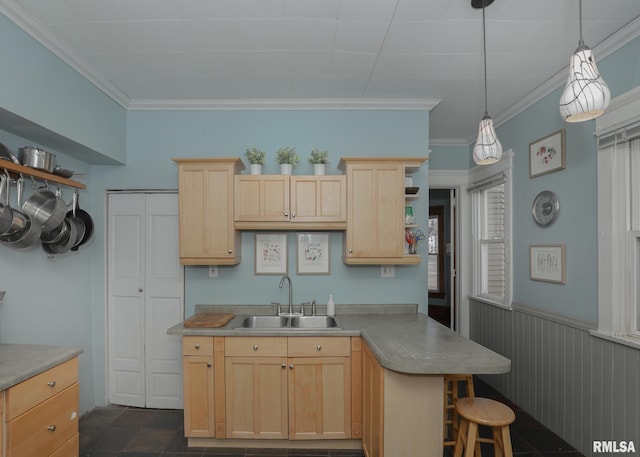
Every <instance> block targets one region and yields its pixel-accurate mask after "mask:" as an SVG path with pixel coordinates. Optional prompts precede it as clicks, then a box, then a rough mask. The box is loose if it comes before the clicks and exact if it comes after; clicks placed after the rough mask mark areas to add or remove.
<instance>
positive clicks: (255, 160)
mask: <svg viewBox="0 0 640 457" xmlns="http://www.w3.org/2000/svg"><path fill="white" fill-rule="evenodd" d="M244 156H245V157H246V158H247V160H248V161H249V170H250V171H249V172H250V173H251V174H252V175H260V174H262V166H263V165H264V151H261V150H260V149H257V148H250V149H247V150H246V151H245V153H244Z"/></svg>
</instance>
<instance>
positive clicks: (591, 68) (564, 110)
mask: <svg viewBox="0 0 640 457" xmlns="http://www.w3.org/2000/svg"><path fill="white" fill-rule="evenodd" d="M610 101H611V92H610V91H609V86H607V83H605V82H604V80H603V79H602V76H600V72H599V71H598V67H597V66H596V62H595V59H594V58H593V52H592V51H591V48H589V47H588V46H584V45H580V46H579V47H578V49H576V52H575V53H574V54H573V55H572V56H571V63H570V65H569V79H568V81H567V85H566V87H565V89H564V92H563V93H562V97H560V115H561V116H562V118H563V119H564V120H565V121H567V122H583V121H588V120H591V119H595V118H596V117H598V116H600V115H601V114H603V113H604V111H605V110H606V109H607V107H608V106H609V102H610Z"/></svg>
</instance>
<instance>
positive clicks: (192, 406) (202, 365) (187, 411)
mask: <svg viewBox="0 0 640 457" xmlns="http://www.w3.org/2000/svg"><path fill="white" fill-rule="evenodd" d="M182 360H183V364H182V370H183V376H184V435H185V436H188V437H200V438H202V437H214V436H215V419H214V391H213V385H214V384H213V356H212V355H211V356H195V355H188V356H184V357H183V359H182Z"/></svg>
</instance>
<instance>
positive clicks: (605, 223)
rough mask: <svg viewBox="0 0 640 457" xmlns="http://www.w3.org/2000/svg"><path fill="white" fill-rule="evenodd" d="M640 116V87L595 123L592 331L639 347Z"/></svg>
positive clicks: (625, 96)
mask: <svg viewBox="0 0 640 457" xmlns="http://www.w3.org/2000/svg"><path fill="white" fill-rule="evenodd" d="M638 113H640V87H636V88H635V89H632V90H630V91H628V92H626V93H624V94H622V95H620V96H618V97H616V98H615V99H614V100H612V101H611V105H610V106H609V109H608V110H607V112H606V113H605V114H603V115H602V116H600V117H599V118H597V119H596V136H597V139H598V144H597V179H598V181H597V195H598V329H597V330H593V331H591V334H592V335H594V336H598V337H602V338H606V339H609V340H612V341H615V342H618V343H621V344H625V345H627V346H631V347H635V348H640V322H638V320H639V319H640V309H639V308H640V273H639V272H638V269H640V245H639V244H637V243H640V241H639V238H640V231H638V230H632V229H633V227H632V224H631V218H630V217H629V216H630V208H631V206H630V205H631V204H632V202H631V201H630V200H631V189H630V187H629V186H630V185H631V172H630V153H629V150H630V147H631V141H632V140H635V141H640V114H638ZM636 172H637V171H636ZM633 323H635V325H634V324H633Z"/></svg>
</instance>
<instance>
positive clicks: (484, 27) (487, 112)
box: [482, 0, 582, 116]
mask: <svg viewBox="0 0 640 457" xmlns="http://www.w3.org/2000/svg"><path fill="white" fill-rule="evenodd" d="M580 1H582V0H580ZM484 4H485V1H484V0H483V1H482V51H483V54H484V115H485V116H488V115H489V111H488V110H487V32H486V30H485V29H486V26H485V19H484Z"/></svg>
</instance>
